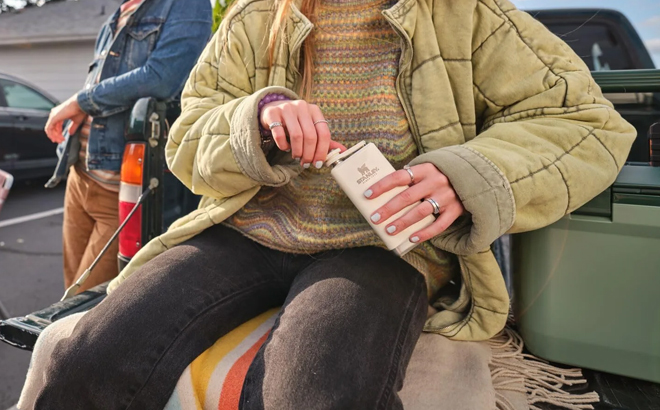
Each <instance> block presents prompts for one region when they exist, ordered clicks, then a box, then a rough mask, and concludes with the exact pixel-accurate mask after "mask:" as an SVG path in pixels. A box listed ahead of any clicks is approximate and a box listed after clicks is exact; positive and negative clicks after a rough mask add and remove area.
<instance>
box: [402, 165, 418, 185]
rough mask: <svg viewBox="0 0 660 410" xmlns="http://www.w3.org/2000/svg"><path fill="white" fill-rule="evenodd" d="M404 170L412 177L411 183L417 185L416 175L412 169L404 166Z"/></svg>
mask: <svg viewBox="0 0 660 410" xmlns="http://www.w3.org/2000/svg"><path fill="white" fill-rule="evenodd" d="M403 169H405V170H406V171H408V175H410V183H411V184H413V183H415V174H413V172H412V169H410V167H409V166H408V165H404V166H403Z"/></svg>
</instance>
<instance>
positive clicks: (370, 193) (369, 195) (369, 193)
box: [364, 189, 374, 198]
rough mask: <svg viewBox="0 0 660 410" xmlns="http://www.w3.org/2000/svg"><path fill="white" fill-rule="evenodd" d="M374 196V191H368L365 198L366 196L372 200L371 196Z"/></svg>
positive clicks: (365, 192)
mask: <svg viewBox="0 0 660 410" xmlns="http://www.w3.org/2000/svg"><path fill="white" fill-rule="evenodd" d="M373 194H374V191H372V190H371V189H367V190H366V191H364V196H366V197H367V198H371V195H373Z"/></svg>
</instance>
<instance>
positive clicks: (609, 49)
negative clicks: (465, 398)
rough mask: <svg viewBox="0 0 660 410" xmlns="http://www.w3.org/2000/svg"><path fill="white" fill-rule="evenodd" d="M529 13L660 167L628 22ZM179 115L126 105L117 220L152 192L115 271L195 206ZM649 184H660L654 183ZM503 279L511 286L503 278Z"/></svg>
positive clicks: (644, 162)
mask: <svg viewBox="0 0 660 410" xmlns="http://www.w3.org/2000/svg"><path fill="white" fill-rule="evenodd" d="M530 13H531V14H532V15H534V16H535V17H536V18H537V19H538V20H540V21H541V22H542V23H544V24H545V25H546V26H547V27H548V28H549V29H550V30H551V31H553V32H554V33H556V34H557V35H559V36H560V37H562V38H563V39H564V40H566V41H567V43H568V44H569V45H570V46H571V47H573V48H574V49H575V50H576V51H577V53H578V55H580V56H581V57H582V58H583V59H584V61H585V63H586V64H587V65H588V66H589V67H590V68H591V69H592V70H593V75H594V78H595V80H596V82H597V83H598V84H599V85H600V86H601V88H602V90H603V92H605V93H606V94H607V96H608V98H609V99H610V100H611V101H612V102H613V103H615V106H616V108H617V110H618V111H619V112H621V114H622V115H623V116H624V117H625V118H626V119H627V120H628V121H630V122H631V123H632V124H633V125H634V126H635V127H636V129H637V130H638V137H637V140H636V141H635V143H634V146H633V149H632V151H631V153H630V156H629V158H628V163H627V166H638V167H646V168H650V167H652V166H660V161H659V158H658V156H659V154H660V126H656V127H652V126H653V124H655V123H657V122H658V121H660V70H655V69H654V68H655V66H654V64H653V61H652V59H651V57H650V55H649V53H648V51H647V50H646V48H645V47H644V44H643V42H642V41H641V39H640V37H639V36H638V35H637V33H636V32H635V30H634V28H633V27H632V25H631V24H630V22H629V21H628V20H627V19H626V18H625V17H624V16H623V15H622V14H621V13H619V12H616V11H611V10H587V9H584V10H537V11H530ZM178 110H179V108H178V106H177V105H176V104H165V103H161V102H158V101H155V100H154V99H142V100H140V101H138V102H137V103H136V104H135V106H134V107H133V111H132V115H131V119H130V123H129V127H128V130H127V133H126V140H127V145H126V151H125V154H124V162H123V166H122V173H121V174H122V186H123V188H122V189H124V190H125V191H124V193H123V194H122V193H120V217H121V218H122V219H123V218H124V217H126V216H127V215H128V214H129V212H130V211H131V210H132V209H133V207H134V206H136V205H137V201H138V198H139V197H140V194H141V193H142V192H143V191H144V190H145V189H147V188H148V187H150V186H151V187H154V186H155V187H156V188H155V189H153V190H151V192H150V193H149V195H148V198H147V200H146V201H144V203H142V204H141V205H138V208H137V209H138V211H137V213H136V214H135V215H134V216H133V217H132V218H131V219H130V220H128V222H127V223H126V225H125V227H124V229H123V230H122V232H121V233H120V234H119V244H120V249H119V255H118V260H119V265H120V267H122V266H125V264H126V263H127V262H128V261H129V260H130V258H131V257H132V256H133V255H135V253H136V252H137V251H138V250H139V249H140V247H141V246H142V244H144V243H146V242H147V241H149V240H150V239H152V238H154V237H155V236H157V235H159V234H160V233H161V232H162V231H163V230H164V229H165V227H167V226H168V225H169V224H170V223H171V222H172V221H173V220H174V219H176V218H177V217H179V216H181V215H183V214H185V213H187V212H189V211H190V210H191V209H193V208H194V207H195V206H196V197H195V196H194V195H192V194H191V193H190V192H189V191H188V190H187V189H185V188H184V187H183V186H182V185H181V184H180V183H179V182H178V181H177V180H176V179H175V178H174V177H173V176H172V174H171V173H169V172H168V170H167V169H166V166H165V163H164V155H163V150H164V146H165V143H166V140H167V129H168V125H169V124H171V123H172V121H173V120H174V119H175V118H176V117H177V115H178ZM646 168H645V169H646ZM655 183H657V186H659V187H660V181H655ZM586 206H587V207H593V206H594V204H592V203H590V204H587V205H586ZM587 211H588V212H591V211H589V210H587ZM502 255H504V253H502ZM500 262H501V265H502V266H503V267H504V269H503V271H504V272H505V275H506V274H507V273H509V274H510V270H509V269H508V268H507V266H508V264H509V261H508V260H507V258H506V257H502V258H501V261H500ZM92 274H93V273H92ZM508 280H509V281H511V279H510V277H509V279H508ZM104 297H105V285H100V286H98V287H96V288H93V289H91V290H89V291H86V292H83V293H81V294H79V295H76V296H74V297H73V298H70V299H67V300H64V301H62V302H59V303H56V304H54V305H52V306H50V307H48V308H46V309H44V310H41V311H38V312H35V313H32V314H30V315H27V316H24V317H19V318H12V319H7V320H4V321H2V322H0V340H2V341H5V342H7V343H10V344H12V345H14V346H16V347H19V348H22V349H27V350H31V349H32V347H33V346H34V343H35V341H36V338H37V337H38V335H39V334H40V333H41V331H42V330H43V329H44V328H45V327H46V326H48V325H49V324H50V323H52V322H53V321H55V320H58V319H60V318H62V317H65V316H68V315H70V314H73V313H76V312H80V311H85V310H88V309H90V308H91V307H93V306H94V305H96V304H97V303H99V302H100V301H101V300H102V299H103V298H104ZM514 305H515V303H514ZM576 314H579V312H576ZM586 375H587V378H588V380H589V385H588V386H587V387H584V388H583V389H585V390H596V391H597V392H598V393H599V394H600V395H601V398H602V403H601V404H599V405H598V407H597V408H598V409H621V410H633V409H644V410H653V409H660V386H658V385H656V384H653V383H650V382H644V381H639V380H635V379H630V378H626V377H620V376H615V375H611V374H607V373H603V372H599V371H589V370H587V371H586ZM622 397H623V399H622ZM543 408H544V409H553V408H554V407H552V406H548V407H543Z"/></svg>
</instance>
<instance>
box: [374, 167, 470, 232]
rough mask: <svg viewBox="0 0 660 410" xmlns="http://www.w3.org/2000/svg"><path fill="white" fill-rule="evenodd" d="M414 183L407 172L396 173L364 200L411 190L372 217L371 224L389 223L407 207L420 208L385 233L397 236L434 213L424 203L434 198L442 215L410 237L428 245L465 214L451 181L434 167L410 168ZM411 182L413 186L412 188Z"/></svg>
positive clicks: (376, 184)
mask: <svg viewBox="0 0 660 410" xmlns="http://www.w3.org/2000/svg"><path fill="white" fill-rule="evenodd" d="M410 171H411V172H412V175H414V181H411V180H412V178H411V176H410V173H408V171H407V170H405V169H402V170H399V171H396V172H394V173H392V174H390V175H388V176H386V177H385V178H383V179H381V180H380V181H378V182H377V183H375V184H374V185H372V186H371V187H370V188H369V189H368V190H367V191H365V193H364V196H365V197H367V198H369V199H374V198H378V197H379V196H380V195H382V194H383V193H384V192H387V191H389V190H391V189H393V188H395V187H400V186H408V185H410V188H408V189H406V190H405V191H403V192H401V193H400V194H398V195H397V196H395V197H394V198H392V199H391V200H390V201H389V202H388V203H386V204H385V205H383V206H382V207H380V208H379V209H377V210H376V212H374V213H373V214H372V215H371V221H372V222H373V223H375V224H379V223H382V222H384V221H387V220H388V219H389V218H390V217H391V216H392V215H394V214H396V213H397V212H399V211H401V210H402V209H404V208H405V207H407V206H409V205H413V204H417V206H415V207H414V208H413V209H411V210H410V211H408V212H407V213H406V214H404V215H403V216H401V217H400V218H399V219H397V220H395V221H393V222H390V223H389V224H388V225H387V227H386V231H387V232H388V233H389V234H390V235H396V234H397V233H399V232H401V231H402V230H404V229H406V228H408V227H409V226H410V225H413V224H414V223H416V222H418V221H420V220H422V219H424V218H425V217H427V216H428V215H431V214H432V213H433V205H431V204H430V203H429V201H424V202H420V201H423V200H425V199H428V198H431V199H433V200H435V201H436V202H437V204H438V205H439V207H440V215H439V216H438V218H437V219H436V220H435V222H433V223H432V224H431V225H429V226H428V227H426V228H424V229H422V230H421V231H418V232H415V233H413V234H412V235H411V236H410V241H411V242H424V241H427V240H429V239H431V238H433V237H435V236H437V235H439V234H440V233H442V232H443V231H444V230H445V229H447V228H448V227H449V226H450V225H451V224H452V223H454V221H455V220H456V219H457V218H458V217H459V216H461V215H462V214H463V213H464V212H465V208H464V207H463V204H462V203H461V200H460V199H459V198H458V195H456V191H454V188H453V187H452V186H451V184H450V183H449V179H448V178H447V177H446V176H445V175H444V174H443V173H442V172H440V171H439V170H438V168H436V167H435V166H434V165H433V164H430V163H426V164H419V165H415V166H413V167H410ZM411 182H412V184H411Z"/></svg>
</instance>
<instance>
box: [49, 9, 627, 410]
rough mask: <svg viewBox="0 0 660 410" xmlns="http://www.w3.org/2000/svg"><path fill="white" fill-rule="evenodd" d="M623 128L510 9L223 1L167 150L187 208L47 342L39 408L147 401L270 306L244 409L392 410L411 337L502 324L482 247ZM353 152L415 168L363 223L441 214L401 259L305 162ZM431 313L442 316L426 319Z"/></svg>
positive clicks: (377, 190)
mask: <svg viewBox="0 0 660 410" xmlns="http://www.w3.org/2000/svg"><path fill="white" fill-rule="evenodd" d="M273 12H274V13H273ZM634 137H635V131H634V129H633V128H632V127H630V125H628V124H627V123H626V122H625V121H623V120H622V119H621V117H620V116H619V115H618V114H617V113H616V112H615V111H614V110H613V109H612V106H611V104H610V103H609V102H607V101H606V100H605V99H604V98H603V97H602V95H601V93H600V91H599V89H598V87H596V86H595V84H594V82H593V80H592V79H591V77H590V75H589V72H588V69H587V67H586V66H585V65H584V64H583V63H582V62H581V61H580V59H579V58H578V57H577V56H576V55H575V54H574V53H573V52H571V51H570V49H569V48H568V47H567V46H566V45H564V44H563V43H562V42H561V41H560V40H559V39H557V38H556V37H554V36H553V35H551V34H550V33H549V32H548V31H546V30H545V29H544V28H543V27H542V26H541V25H540V24H539V23H537V22H535V21H534V20H533V19H532V18H531V17H529V16H528V15H527V14H525V13H522V12H519V11H517V10H516V9H515V8H514V6H513V5H512V4H511V3H509V2H508V1H506V0H479V1H477V0H462V1H460V2H457V1H450V0H428V1H419V0H399V1H398V2H397V3H396V4H392V3H390V2H388V1H387V0H386V1H383V0H305V1H304V2H303V4H302V5H300V4H297V3H296V4H293V3H292V2H291V1H290V0H277V1H275V2H273V1H266V0H240V1H239V3H238V4H237V5H236V6H235V7H234V8H233V10H232V11H231V12H230V13H229V14H228V15H227V17H226V18H225V21H224V22H223V26H222V27H221V29H220V31H219V33H218V34H216V36H215V38H214V39H213V40H212V42H211V43H210V44H209V45H208V47H207V48H206V50H205V52H204V53H203V55H202V57H201V58H200V61H199V62H198V64H197V66H196V68H195V69H194V70H193V72H192V74H191V76H190V79H189V81H188V83H187V85H186V88H185V90H184V95H183V111H182V114H181V117H180V118H179V119H178V121H177V122H176V123H175V124H174V126H173V128H172V132H171V134H170V140H169V142H168V145H167V153H166V155H167V159H168V164H169V165H170V168H171V169H172V171H173V172H174V173H175V174H176V175H177V176H178V177H179V178H180V179H181V180H182V181H183V182H184V183H185V184H187V185H188V186H189V187H190V188H191V189H192V190H193V191H195V192H196V193H199V194H202V195H204V199H203V200H202V203H201V205H200V209H199V210H198V211H196V212H194V213H193V214H191V215H189V216H188V217H186V218H184V219H182V220H181V221H179V222H177V223H175V225H174V226H173V227H172V228H170V230H169V231H168V233H166V234H165V235H163V236H162V237H160V238H158V239H157V240H154V241H152V242H151V243H150V244H149V245H148V246H146V247H145V248H144V249H143V250H142V251H141V253H140V254H139V255H138V257H136V258H135V259H134V260H133V261H132V262H131V264H130V265H129V267H128V268H127V269H125V270H124V271H123V272H122V275H121V277H120V278H119V279H118V280H116V281H115V282H113V283H112V284H111V286H110V288H109V291H110V292H111V293H110V295H109V296H108V298H107V299H106V300H105V301H104V302H103V303H101V304H100V305H99V306H98V307H96V308H94V309H93V310H92V311H90V312H89V313H88V314H86V315H85V316H84V317H83V319H81V321H80V323H79V324H78V325H77V326H76V328H75V330H74V332H73V334H72V336H71V337H70V338H69V339H65V340H63V341H62V342H61V343H59V345H58V346H57V348H56V350H55V353H54V357H53V361H52V364H51V365H50V366H49V370H48V372H47V374H46V375H45V378H46V380H47V385H46V387H45V388H44V389H43V390H42V391H41V392H40V393H39V395H38V398H37V402H36V408H51V406H53V405H55V404H59V405H64V404H65V403H66V406H67V408H73V409H76V408H80V409H91V408H112V409H114V408H122V409H123V408H128V409H150V408H154V409H157V408H162V407H163V405H164V404H165V402H166V401H167V399H168V395H169V393H170V392H171V391H172V389H173V388H174V385H175V383H176V380H177V378H178V377H179V375H180V373H181V371H182V370H183V369H184V368H185V367H186V365H187V364H188V363H190V362H191V361H192V360H193V359H194V358H195V357H196V356H197V355H199V354H200V353H201V352H203V351H204V350H205V349H206V348H207V347H209V346H210V345H211V344H212V343H213V342H214V341H215V340H217V339H218V338H219V337H221V336H222V335H223V334H226V333H227V332H228V331H229V330H231V329H232V328H234V327H236V326H237V325H239V324H240V323H242V322H244V321H246V320H248V319H249V318H252V317H254V316H256V315H257V314H259V313H261V312H263V311H265V310H266V309H268V308H271V307H274V306H278V305H281V304H282V305H283V309H282V313H281V314H280V316H279V318H278V320H277V321H276V324H275V326H274V328H273V330H272V332H271V333H270V335H269V337H268V339H267V341H266V343H265V344H264V346H263V347H262V348H261V350H260V351H259V353H258V354H257V356H256V359H255V360H254V362H253V363H252V365H251V367H250V369H249V371H248V374H247V377H246V381H245V384H244V386H243V391H242V396H241V406H242V408H243V409H260V408H268V409H317V408H332V409H371V408H379V409H381V408H382V409H396V408H401V403H400V400H399V398H398V396H397V391H398V390H399V389H400V387H401V384H402V381H403V377H404V374H405V369H406V366H407V363H408V360H409V358H410V353H411V351H412V349H413V347H414V345H415V342H416V340H417V338H418V336H419V335H420V333H421V331H422V330H426V331H433V332H437V333H440V334H443V335H446V336H448V337H452V338H454V339H458V340H479V339H487V338H489V337H491V336H492V335H493V334H495V333H497V332H498V331H499V330H500V329H501V328H502V327H503V326H504V322H505V319H506V315H507V312H508V298H507V295H506V291H505V288H504V283H503V281H502V278H501V274H500V272H499V270H498V269H497V265H496V263H495V261H494V258H493V256H492V253H491V252H490V251H489V250H488V248H489V245H490V244H491V243H492V242H493V241H494V240H495V239H496V238H497V237H498V236H500V235H501V234H503V233H505V232H518V231H522V230H529V229H535V228H539V227H541V226H544V225H547V224H548V223H551V222H553V221H555V220H557V219H558V218H560V217H561V216H563V215H564V214H566V213H567V212H570V211H572V210H573V209H575V208H577V207H579V206H580V205H582V204H583V203H585V202H586V201H588V200H589V199H590V198H591V197H593V196H595V195H596V194H597V193H599V192H600V191H601V190H603V189H604V188H605V187H606V186H607V185H608V184H610V183H611V182H612V181H613V180H614V178H615V176H616V174H617V172H618V170H619V169H620V167H621V166H622V164H623V162H624V161H625V158H626V155H627V152H628V149H629V147H630V145H631V143H632V140H633V139H634ZM363 139H364V140H368V141H372V142H374V143H375V144H376V145H377V146H378V147H379V148H380V149H381V151H382V152H383V153H384V154H385V155H386V156H387V157H388V159H389V160H390V161H391V162H392V163H393V165H394V166H395V167H396V168H402V167H403V166H404V165H406V164H408V165H410V169H409V171H408V170H405V169H402V170H400V171H397V172H396V173H394V174H392V175H391V176H388V177H386V178H385V179H383V180H381V181H379V182H377V183H376V184H374V185H372V186H371V187H365V196H366V197H367V198H376V197H378V196H379V195H381V194H382V193H383V192H386V191H388V190H390V189H392V188H393V187H396V186H407V185H410V189H408V190H406V191H405V192H404V193H403V194H401V195H399V196H397V197H396V198H395V199H393V200H392V201H390V202H389V203H388V204H386V205H385V206H384V207H382V208H380V209H378V210H376V212H374V213H373V214H372V216H371V219H372V220H373V221H374V222H375V223H383V221H387V220H388V218H389V217H390V216H391V215H393V214H394V213H396V212H397V211H398V210H399V209H402V208H403V207H405V206H407V205H409V204H417V205H416V207H415V208H414V209H413V211H411V212H409V213H408V214H406V215H405V216H403V217H401V218H400V219H398V220H397V221H394V222H388V224H387V227H388V231H389V232H390V233H392V234H396V232H398V231H400V230H401V229H403V228H405V227H406V226H408V225H409V224H411V223H413V222H414V221H417V220H419V219H421V218H422V217H425V216H428V215H429V214H432V213H433V214H436V216H437V219H436V221H435V223H433V224H432V225H431V226H430V227H428V228H426V229H423V230H421V231H419V232H416V233H414V234H412V235H411V237H410V241H412V242H416V243H418V244H419V246H418V247H417V248H415V250H414V251H413V252H411V253H410V254H408V255H406V257H404V259H401V258H398V257H397V256H394V255H393V254H391V253H389V252H388V251H386V250H385V249H383V247H382V246H381V242H380V241H379V240H378V239H377V237H376V236H375V234H374V233H373V232H372V230H371V229H370V227H369V226H368V225H367V224H366V222H364V220H363V218H362V217H361V216H360V214H359V213H358V211H357V210H355V208H354V207H353V206H352V205H351V203H350V202H349V201H348V199H347V198H346V197H345V196H344V194H343V193H342V192H341V190H340V189H339V188H338V187H337V185H336V184H335V183H334V182H333V180H332V178H331V176H330V175H329V171H328V169H327V168H323V167H322V165H323V161H324V159H325V156H326V153H327V151H328V149H332V148H335V147H336V148H341V149H343V147H344V146H346V147H349V146H352V145H354V144H355V143H356V142H358V141H360V140H363ZM429 199H430V200H432V201H430V200H429ZM433 202H435V203H436V204H437V205H438V207H439V212H436V209H435V206H434V203H433ZM124 280H125V283H121V282H122V281H124ZM450 282H451V283H450ZM120 283H121V286H119V285H120ZM453 284H456V285H453ZM454 287H456V288H458V287H460V293H457V294H456V293H453V292H452V291H453V288H454ZM429 298H430V299H429ZM429 301H432V302H433V303H435V305H436V306H437V307H438V308H440V309H441V312H440V313H438V314H436V315H434V316H432V317H431V318H429V319H428V320H426V312H427V306H428V303H429Z"/></svg>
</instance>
